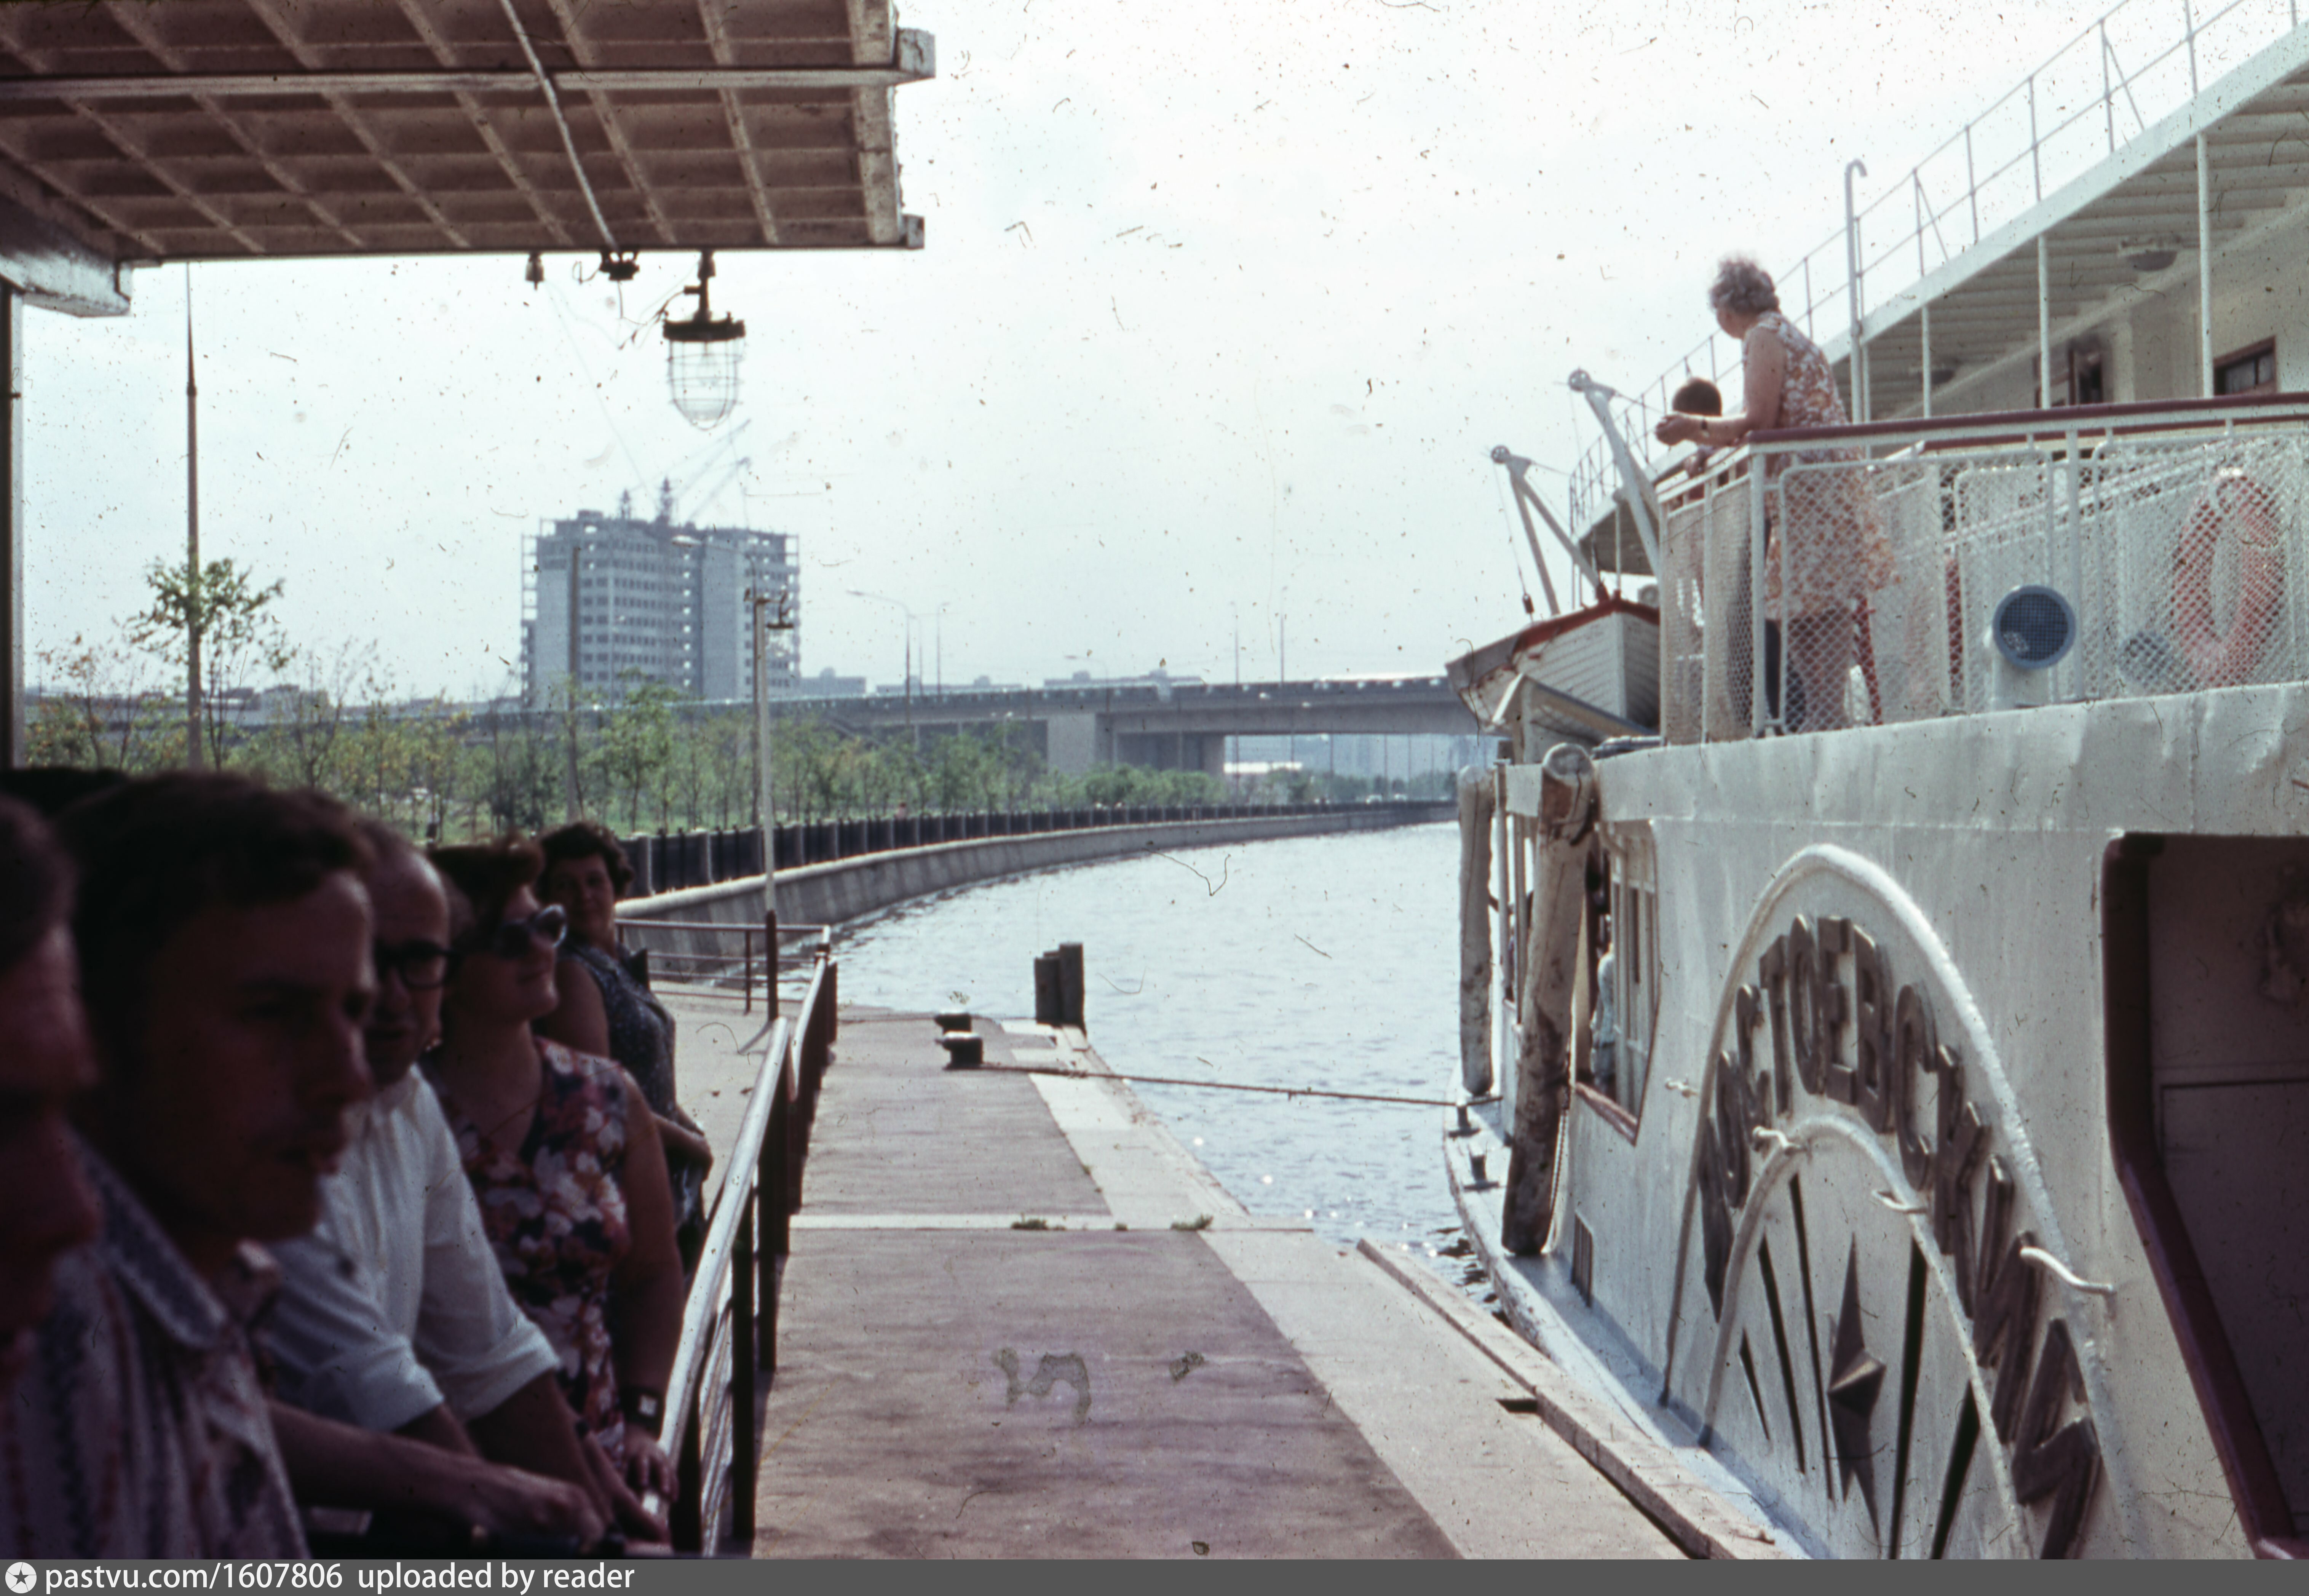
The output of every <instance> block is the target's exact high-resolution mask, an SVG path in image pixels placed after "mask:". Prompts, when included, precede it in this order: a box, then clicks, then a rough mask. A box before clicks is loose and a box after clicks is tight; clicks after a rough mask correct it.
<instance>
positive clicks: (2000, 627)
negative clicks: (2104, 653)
mask: <svg viewBox="0 0 2309 1596" xmlns="http://www.w3.org/2000/svg"><path fill="white" fill-rule="evenodd" d="M1988 635H1989V637H1990V638H1992V639H1993V641H1994V642H1995V644H1996V652H1997V653H1999V654H2001V655H2003V656H2004V662H2005V664H2009V665H2011V666H2012V667H2013V668H2014V669H2015V670H2019V671H2045V670H2049V669H2051V668H2052V667H2053V666H2054V665H2057V664H2060V663H2061V661H2062V659H2063V656H2065V655H2067V654H2068V652H2069V649H2070V648H2071V646H2073V645H2074V644H2075V642H2076V640H2077V612H2076V611H2075V610H2073V609H2071V607H2070V605H2069V601H2068V600H2066V599H2064V598H2063V597H2062V596H2061V595H2060V594H2057V593H2055V592H2054V591H2053V590H2052V589H2051V588H2049V587H2034V586H2031V587H2016V588H2014V589H2013V590H2012V591H2011V592H2010V593H2008V594H2005V595H2004V596H2003V597H2002V598H2001V599H1999V600H1997V601H1996V613H1995V615H1994V616H1993V617H1992V618H1991V620H1989V623H1988Z"/></svg>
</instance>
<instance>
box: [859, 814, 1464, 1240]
mask: <svg viewBox="0 0 2309 1596" xmlns="http://www.w3.org/2000/svg"><path fill="white" fill-rule="evenodd" d="M1457 868H1458V832H1457V828H1456V827H1454V826H1452V825H1450V824H1449V823H1448V822H1446V823H1441V824H1436V825H1426V826H1414V827H1405V828H1401V829H1399V830H1393V831H1381V832H1368V833H1361V834H1353V835H1346V836H1337V837H1292V838H1286V839H1284V840H1281V841H1276V842H1257V843H1249V844H1244V845H1240V846H1228V847H1216V848H1196V849H1191V850H1187V851H1182V852H1180V853H1178V854H1171V855H1167V856H1165V855H1155V856H1149V857H1145V858H1137V859H1129V860H1122V861H1117V862H1114V863H1101V864H1088V865H1082V866H1077V867H1076V868H1073V869H1070V870H1065V871H1058V872H1048V873H1045V874H1042V875H1034V876H1028V877H1025V878H1022V879H1020V880H1009V881H999V882H994V883H992V884H990V885H987V886H982V887H972V888H967V889H962V890H960V891H956V892H954V893H951V894H948V895H947V896H945V897H943V898H932V899H928V900H925V901H922V902H920V903H915V904H911V905H908V906H905V907H904V908H901V909H898V910H895V911H894V912H892V913H891V914H889V915H885V916H883V917H881V918H879V919H877V920H874V921H872V922H869V923H868V924H863V925H860V927H858V928H857V929H855V930H853V931H852V932H849V933H847V934H846V935H844V936H843V939H842V941H841V942H840V944H839V949H838V950H839V954H840V957H841V960H842V995H843V998H844V999H845V1000H847V1001H849V1002H858V1003H871V1004H877V1005H879V1006H882V1007H886V1008H894V1009H910V1010H921V1011H935V1010H939V1009H945V1008H949V1007H962V1008H968V1009H970V1010H973V1011H975V1012H977V1013H981V1014H987V1015H991V1016H994V1017H996V1018H998V1019H999V1018H1003V1017H1016V1016H1021V1015H1031V1014H1033V1011H1034V982H1033V973H1034V972H1033V959H1034V956H1035V955H1036V954H1038V953H1041V952H1043V951H1045V950H1049V949H1051V948H1054V947H1056V946H1057V945H1058V944H1059V942H1061V941H1070V942H1081V943H1082V944H1083V945H1084V955H1083V960H1084V985H1085V1000H1084V1009H1085V1019H1087V1020H1088V1022H1089V1030H1090V1039H1091V1042H1092V1045H1094V1046H1095V1047H1096V1048H1097V1049H1098V1051H1099V1054H1100V1056H1101V1057H1103V1058H1104V1059H1105V1060H1106V1062H1107V1063H1109V1064H1110V1065H1111V1066H1112V1067H1113V1068H1114V1069H1116V1070H1117V1071H1120V1072H1122V1073H1124V1074H1131V1073H1134V1072H1144V1073H1146V1074H1153V1075H1172V1076H1180V1077H1184V1078H1187V1079H1190V1080H1236V1081H1250V1082H1254V1083H1257V1084H1259V1085H1264V1086H1298V1087H1321V1088H1326V1089H1334V1090H1341V1091H1353V1092H1379V1093H1389V1094H1399V1095H1402V1096H1406V1097H1448V1096H1449V1093H1450V1090H1451V1088H1452V1086H1453V1084H1454V1080H1455V1078H1456V1075H1457V1035H1458V967H1457V912H1458V911H1457V889H1456V872H1457ZM1135 1089H1136V1090H1137V1092H1138V1094H1139V1096H1140V1097H1142V1098H1143V1099H1144V1100H1145V1101H1146V1104H1147V1106H1149V1107H1151V1108H1153V1109H1154V1110H1155V1112H1157V1113H1158V1114H1160V1115H1163V1119H1164V1120H1165V1121H1166V1122H1167V1123H1169V1125H1170V1126H1171V1129H1172V1132H1174V1133H1175V1134H1176V1135H1177V1136H1178V1138H1179V1139H1180V1141H1183V1142H1185V1143H1186V1144H1187V1145H1188V1147H1189V1148H1190V1149H1192V1150H1193V1151H1194V1153H1195V1155H1196V1156H1197V1157H1198V1158H1201V1159H1202V1161H1203V1163H1204V1165H1205V1166H1206V1167H1208V1168H1209V1169H1210V1171H1211V1173H1212V1174H1214V1175H1216V1176H1217V1177H1218V1178H1219V1180H1220V1181H1221V1182H1222V1183H1223V1184H1224V1185H1225V1186H1226V1188H1227V1190H1228V1191H1229V1192H1231V1193H1233V1194H1234V1195H1235V1196H1236V1197H1237V1198H1238V1199H1240V1200H1241V1202H1242V1204H1243V1206H1244V1207H1246V1208H1248V1209H1250V1210H1251V1211H1252V1212H1253V1213H1257V1214H1276V1215H1293V1216H1298V1217H1302V1218H1305V1219H1310V1220H1311V1221H1312V1222H1313V1225H1314V1227H1315V1229H1316V1230H1317V1231H1318V1232H1319V1234H1321V1235H1323V1236H1327V1237H1329V1238H1331V1239H1332V1240H1334V1241H1336V1242H1337V1243H1339V1244H1340V1245H1343V1246H1352V1245H1353V1244H1354V1243H1355V1242H1356V1241H1357V1240H1359V1239H1360V1238H1362V1237H1363V1236H1370V1237H1371V1239H1372V1240H1373V1241H1374V1242H1379V1243H1384V1244H1388V1245H1403V1246H1405V1247H1407V1248H1409V1249H1410V1250H1412V1251H1413V1252H1414V1253H1419V1254H1423V1255H1428V1256H1433V1255H1434V1254H1436V1253H1439V1252H1445V1251H1456V1248H1454V1247H1453V1245H1452V1244H1453V1243H1454V1242H1455V1241H1456V1238H1457V1234H1458V1229H1457V1227H1458V1217H1457V1214H1456V1213H1455V1212H1454V1211H1453V1210H1452V1206H1451V1196H1450V1192H1449V1188H1448V1187H1447V1186H1446V1185H1445V1184H1444V1180H1443V1173H1442V1153H1441V1131H1442V1115H1443V1111H1442V1110H1441V1109H1440V1108H1412V1107H1397V1106H1389V1105H1384V1104H1377V1103H1347V1102H1339V1101H1335V1100H1326V1099H1322V1098H1314V1099H1309V1098H1285V1097H1269V1096H1267V1095H1265V1094H1261V1093H1246V1092H1224V1091H1211V1090H1206V1089H1189V1088H1183V1087H1171V1086H1149V1085H1137V1086H1136V1087H1135Z"/></svg>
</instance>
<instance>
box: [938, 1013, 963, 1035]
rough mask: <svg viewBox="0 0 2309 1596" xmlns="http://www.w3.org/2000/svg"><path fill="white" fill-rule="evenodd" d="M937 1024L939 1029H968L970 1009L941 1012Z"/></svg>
mask: <svg viewBox="0 0 2309 1596" xmlns="http://www.w3.org/2000/svg"><path fill="white" fill-rule="evenodd" d="M938 1029H940V1030H941V1031H967V1030H968V1029H970V1011H968V1010H966V1009H964V1010H956V1011H953V1012H950V1013H946V1014H941V1015H939V1016H938Z"/></svg>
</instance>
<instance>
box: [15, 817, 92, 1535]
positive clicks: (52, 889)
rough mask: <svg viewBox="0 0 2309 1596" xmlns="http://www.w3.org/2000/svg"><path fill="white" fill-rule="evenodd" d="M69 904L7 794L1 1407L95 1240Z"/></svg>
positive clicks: (34, 820) (65, 873) (56, 862)
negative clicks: (81, 1108) (79, 1128)
mask: <svg viewBox="0 0 2309 1596" xmlns="http://www.w3.org/2000/svg"><path fill="white" fill-rule="evenodd" d="M71 898H72V871H71V868H70V866H68V865H67V864H66V863H65V857H64V854H63V851H62V850H61V849H59V848H58V847H57V846H56V841H55V839H54V838H53V837H50V836H49V835H48V828H47V827H46V826H44V825H42V824H41V823H40V820H39V817H38V816H36V815H35V814H33V813H32V811H30V810H28V809H25V808H23V807H22V805H20V804H17V803H13V802H9V801H8V800H6V799H4V798H0V1037H4V1038H5V1042H4V1043H0V1403H4V1402H5V1401H6V1399H7V1396H8V1392H9V1390H10V1388H11V1387H12V1386H13V1384H14V1383H15V1381H16V1376H17V1375H20V1374H22V1373H23V1371H24V1368H25V1366H26V1365H27V1363H28V1362H29V1361H30V1357H31V1355H32V1331H33V1330H34V1328H35V1327H36V1326H38V1325H39V1322H40V1320H41V1319H42V1318H43V1317H45V1316H46V1315H47V1314H48V1305H49V1302H50V1301H51V1300H52V1298H53V1295H54V1294H53V1291H52V1288H51V1287H50V1284H49V1278H50V1275H51V1273H52V1271H54V1269H55V1266H56V1260H57V1258H58V1257H59V1256H61V1255H62V1254H63V1253H67V1252H70V1251H71V1250H72V1249H73V1248H74V1247H77V1246H79V1245H81V1244H82V1243H83V1242H85V1241H87V1240H88V1239H89V1238H90V1237H91V1236H94V1235H95V1234H96V1198H95V1196H94V1194H93V1193H91V1192H90V1191H89V1189H88V1182H87V1180H86V1179H85V1178H84V1177H83V1176H82V1174H81V1169H80V1155H79V1153H78V1151H77V1150H76V1149H75V1148H74V1144H73V1136H72V1132H71V1130H70V1128H69V1127H68V1126H67V1124H66V1123H65V1106H66V1104H67V1103H68V1102H69V1101H70V1100H71V1097H72V1096H73V1094H74V1093H75V1092H78V1091H82V1090H84V1089H87V1088H88V1087H89V1086H91V1085H92V1084H94V1082H95V1079H96V1065H95V1063H94V1061H93V1060H92V1059H91V1057H90V1055H89V1046H88V1029H87V1027H86V1026H85V1025H84V1024H82V1020H81V1012H80V993H79V992H78V990H77V989H78V986H79V984H80V977H79V973H78V970H77V968H76V967H75V966H74V962H73V950H72V932H71V931H70V930H69V929H68V928H67V927H66V925H65V913H66V910H67V909H68V908H69V906H70V904H71ZM0 1549H6V1548H0Z"/></svg>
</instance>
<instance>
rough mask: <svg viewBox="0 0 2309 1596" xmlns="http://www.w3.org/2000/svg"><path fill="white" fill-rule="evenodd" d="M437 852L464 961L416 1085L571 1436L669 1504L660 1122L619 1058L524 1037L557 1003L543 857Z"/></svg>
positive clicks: (519, 848) (559, 931)
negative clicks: (452, 1144)
mask: <svg viewBox="0 0 2309 1596" xmlns="http://www.w3.org/2000/svg"><path fill="white" fill-rule="evenodd" d="M432 858H433V863H435V865H436V866H437V867H438V868H439V870H440V872H441V874H442V877H443V878H444V880H446V881H447V882H448V883H449V885H450V887H451V894H450V896H451V905H452V910H453V914H454V918H455V921H456V926H457V931H456V935H455V939H454V941H455V953H456V955H457V958H456V963H455V967H454V974H453V975H452V976H451V977H450V981H449V985H448V989H447V991H446V992H445V993H444V994H443V1002H442V1011H441V1021H442V1043H441V1046H440V1047H439V1049H438V1050H437V1052H435V1054H433V1055H432V1056H431V1057H430V1058H428V1060H427V1061H426V1065H425V1072H426V1075H427V1077H428V1079H429V1080H431V1081H432V1082H433V1085H434V1089H436V1090H437V1091H438V1092H439V1094H440V1097H441V1107H442V1111H443V1113H444V1114H445V1115H446V1116H447V1119H448V1122H449V1125H450V1128H451V1129H452V1130H454V1132H456V1135H457V1150H458V1152H459V1154H460V1155H461V1157H462V1158H463V1162H464V1166H465V1175H466V1178H467V1179H469V1180H470V1181H471V1183H472V1185H473V1193H474V1195H475V1196H476V1197H478V1198H479V1199H480V1208H481V1219H482V1223H483V1224H484V1225H485V1226H486V1227H487V1228H488V1230H489V1244H490V1245H491V1246H492V1247H493V1248H494V1249H495V1251H496V1253H497V1263H498V1266H499V1267H500V1268H502V1269H503V1270H504V1271H505V1277H506V1285H507V1286H509V1287H511V1288H512V1290H513V1295H514V1300H515V1301H516V1302H518V1303H519V1304H520V1305H522V1309H523V1312H525V1313H527V1314H529V1316H530V1318H531V1319H532V1320H534V1321H535V1322H536V1323H537V1326H538V1328H539V1329H540V1330H542V1331H544V1332H545V1336H546V1340H549V1341H550V1342H551V1343H552V1345H553V1349H554V1350H555V1351H556V1352H558V1354H560V1357H561V1370H560V1380H561V1389H562V1391H563V1392H564V1394H565V1395H566V1396H567V1397H568V1399H569V1407H570V1410H571V1411H572V1412H573V1413H575V1415H576V1418H577V1425H578V1428H579V1429H580V1430H581V1431H583V1432H584V1433H585V1434H587V1435H590V1436H592V1437H593V1438H594V1439H596V1440H597V1441H599V1442H600V1443H601V1449H602V1451H603V1452H605V1453H607V1454H608V1455H609V1457H610V1461H611V1462H614V1463H617V1464H618V1465H619V1466H621V1467H622V1468H624V1469H625V1470H626V1471H627V1477H628V1478H629V1479H631V1480H632V1481H633V1483H634V1486H635V1488H636V1489H647V1490H656V1491H659V1492H661V1493H663V1494H666V1495H670V1494H671V1492H672V1489H673V1470H672V1468H671V1466H670V1464H669V1463H668V1462H667V1460H666V1455H665V1453H664V1451H663V1450H662V1448H661V1447H660V1446H659V1445H658V1444H657V1439H656V1436H657V1432H658V1427H659V1419H660V1418H661V1416H662V1412H663V1405H664V1401H665V1385H666V1380H667V1378H668V1376H669V1375H670V1373H671V1371H672V1367H673V1358H674V1353H675V1350H676V1349H677V1347H678V1345H679V1340H680V1336H681V1309H682V1275H681V1260H680V1256H679V1253H677V1251H676V1250H675V1247H674V1239H673V1207H672V1202H671V1199H670V1193H669V1190H668V1187H667V1184H666V1175H665V1155H664V1152H663V1150H662V1148H661V1146H660V1143H659V1140H658V1134H657V1122H656V1119H655V1116H654V1115H652V1114H651V1112H650V1107H649V1104H648V1102H647V1101H646V1100H645V1099H644V1097H643V1096H642V1092H641V1089H639V1088H638V1087H636V1085H635V1084H634V1082H633V1080H632V1078H631V1077H630V1076H628V1075H627V1073H626V1072H625V1071H623V1070H621V1069H619V1068H618V1066H617V1065H616V1064H615V1063H611V1062H610V1060H608V1059H605V1058H597V1057H594V1056H592V1055H591V1054H583V1053H576V1052H573V1051H571V1050H570V1049H568V1048H566V1047H564V1046H562V1045H559V1044H558V1043H555V1042H548V1041H545V1040H543V1039H542V1038H540V1037H535V1036H533V1035H532V1032H531V1029H530V1025H531V1022H532V1020H535V1019H539V1018H540V1017H541V1016H543V1015H546V1014H549V1013H550V1012H552V1011H553V1007H554V1004H555V1002H556V1001H557V993H556V992H555V987H554V952H555V950H556V949H557V948H558V946H559V945H560V942H561V938H562V935H563V933H564V932H565V931H566V927H567V924H568V919H567V915H566V913H565V911H563V910H562V909H560V908H559V907H558V906H556V907H547V908H542V909H540V907H539V906H538V901H537V898H536V896H535V894H534V893H533V892H532V885H533V884H534V883H535V881H536V880H537V878H538V874H539V872H540V870H541V869H542V868H543V863H544V860H543V857H542V855H541V854H540V852H539V850H538V848H537V846H536V845H535V844H534V843H531V842H528V841H525V840H522V839H519V838H509V839H507V840H506V841H503V842H498V843H495V844H490V845H488V846H474V847H456V848H437V849H435V850H434V851H433V854H432Z"/></svg>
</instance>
